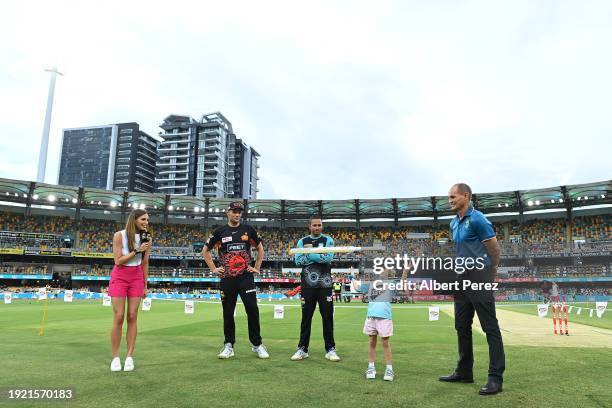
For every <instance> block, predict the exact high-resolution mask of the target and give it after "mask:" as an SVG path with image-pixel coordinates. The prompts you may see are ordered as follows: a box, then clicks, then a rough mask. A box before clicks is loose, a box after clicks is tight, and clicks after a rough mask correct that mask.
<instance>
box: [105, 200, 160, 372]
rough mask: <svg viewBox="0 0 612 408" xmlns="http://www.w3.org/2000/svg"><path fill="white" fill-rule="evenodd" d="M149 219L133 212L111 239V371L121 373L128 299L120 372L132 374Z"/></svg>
mask: <svg viewBox="0 0 612 408" xmlns="http://www.w3.org/2000/svg"><path fill="white" fill-rule="evenodd" d="M148 230H149V215H148V214H147V212H146V211H144V210H134V211H132V213H131V214H130V216H129V217H128V220H127V223H126V225H125V229H124V230H121V231H117V232H116V233H115V235H114V237H113V258H114V259H115V266H114V267H113V270H112V272H111V280H110V284H109V286H108V294H109V295H110V297H111V300H112V305H113V327H112V330H111V348H112V353H113V359H112V361H111V365H110V369H111V371H121V360H120V359H119V346H120V344H121V332H122V328H123V320H124V317H125V304H126V299H127V332H126V341H127V357H126V359H125V365H124V366H123V371H132V370H134V359H133V358H132V354H133V353H134V345H135V343H136V332H137V328H136V321H137V318H138V306H139V305H140V299H142V298H145V297H146V296H147V277H148V275H149V253H150V249H151V239H150V232H149V231H148Z"/></svg>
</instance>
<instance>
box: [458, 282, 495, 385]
mask: <svg viewBox="0 0 612 408" xmlns="http://www.w3.org/2000/svg"><path fill="white" fill-rule="evenodd" d="M474 312H476V313H477V314H478V320H479V321H480V325H481V327H482V330H483V331H484V332H485V334H486V335H487V343H488V344H489V378H490V379H495V380H497V381H500V382H501V381H503V375H504V370H505V368H506V357H505V354H504V343H503V341H502V336H501V332H500V330H499V324H498V322H497V317H496V315H495V298H494V296H493V293H492V292H485V293H483V292H478V293H473V292H470V291H459V292H456V293H455V329H456V330H457V338H458V343H459V361H458V362H457V372H458V373H459V374H460V375H462V376H467V377H471V376H472V367H473V365H474V352H473V349H472V321H473V319H474Z"/></svg>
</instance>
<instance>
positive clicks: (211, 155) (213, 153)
mask: <svg viewBox="0 0 612 408" xmlns="http://www.w3.org/2000/svg"><path fill="white" fill-rule="evenodd" d="M204 157H205V158H213V157H216V158H217V159H219V158H220V157H221V155H220V154H219V151H218V150H217V151H214V152H208V151H207V152H206V153H204Z"/></svg>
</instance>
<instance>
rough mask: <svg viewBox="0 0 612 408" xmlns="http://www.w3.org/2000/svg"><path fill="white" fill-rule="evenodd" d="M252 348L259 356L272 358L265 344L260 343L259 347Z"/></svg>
mask: <svg viewBox="0 0 612 408" xmlns="http://www.w3.org/2000/svg"><path fill="white" fill-rule="evenodd" d="M252 350H253V352H254V353H257V357H259V358H270V355H269V354H268V350H266V346H264V345H263V344H260V345H259V346H257V347H255V346H253V348H252Z"/></svg>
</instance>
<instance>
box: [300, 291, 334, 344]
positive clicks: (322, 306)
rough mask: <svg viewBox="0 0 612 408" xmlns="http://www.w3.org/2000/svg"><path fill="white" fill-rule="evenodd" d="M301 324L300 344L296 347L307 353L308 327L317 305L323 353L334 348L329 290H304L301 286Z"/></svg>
mask: <svg viewBox="0 0 612 408" xmlns="http://www.w3.org/2000/svg"><path fill="white" fill-rule="evenodd" d="M301 300H302V323H301V326H300V343H299V344H298V347H301V348H302V349H304V351H308V345H309V344H310V327H311V325H312V316H313V315H314V311H315V309H316V307H317V303H318V304H319V312H320V313H321V319H322V320H323V340H324V341H325V351H329V350H330V349H332V348H334V347H335V346H336V343H335V342H334V302H333V299H332V289H331V288H306V287H304V286H302V299H301Z"/></svg>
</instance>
